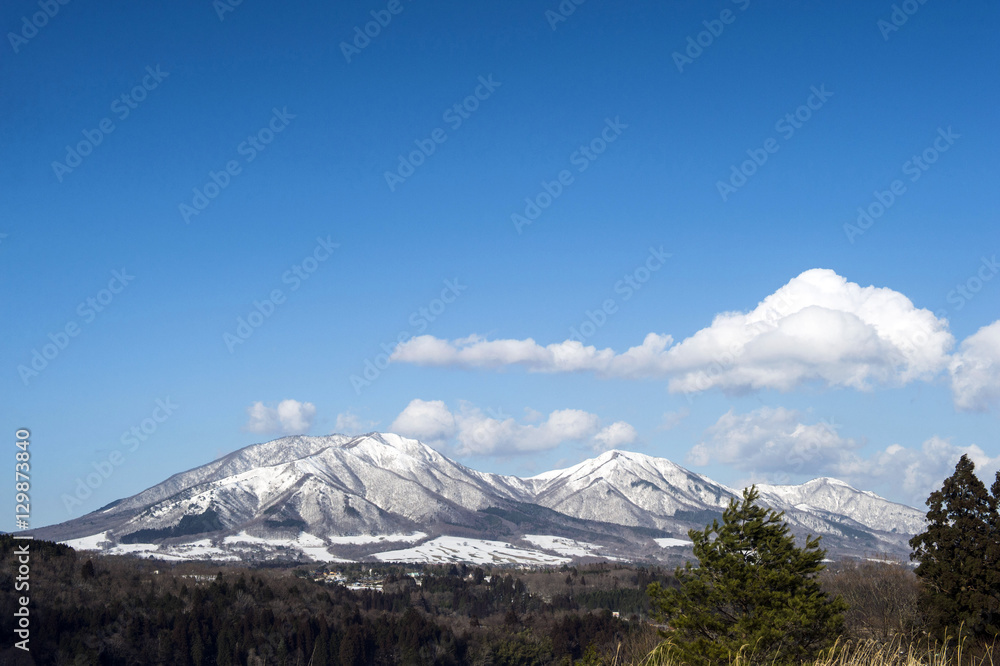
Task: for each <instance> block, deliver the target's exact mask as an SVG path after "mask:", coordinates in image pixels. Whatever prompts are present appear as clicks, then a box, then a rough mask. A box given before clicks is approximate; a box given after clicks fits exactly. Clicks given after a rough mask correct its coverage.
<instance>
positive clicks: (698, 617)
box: [649, 487, 847, 665]
mask: <svg viewBox="0 0 1000 666" xmlns="http://www.w3.org/2000/svg"><path fill="white" fill-rule="evenodd" d="M758 498H759V494H758V492H757V489H756V487H752V488H749V489H747V490H744V491H743V501H742V502H737V501H736V499H733V500H731V501H730V503H729V507H728V508H727V509H726V510H725V512H724V513H723V514H722V524H721V525H720V524H719V521H718V520H715V521H713V522H712V524H711V525H708V526H707V527H706V528H705V529H704V531H702V532H699V531H698V530H691V531H690V532H688V535H689V536H690V538H691V540H692V541H693V542H694V555H695V557H697V558H698V562H699V564H698V566H697V567H693V566H692V565H691V563H690V562H688V563H687V564H685V566H684V568H683V569H682V568H680V567H678V569H677V571H676V576H677V579H678V581H679V582H680V587H679V588H671V589H665V588H663V587H662V586H660V584H659V583H653V584H652V585H650V586H649V595H650V598H651V601H652V605H653V609H654V612H655V614H656V616H657V618H658V619H660V620H661V621H663V622H665V623H667V624H668V625H669V630H668V631H666V632H664V636H665V638H667V640H668V641H669V642H670V643H672V644H673V647H672V648H670V652H671V654H672V655H673V657H674V658H675V660H676V661H677V662H681V663H687V664H692V665H697V664H706V665H707V664H716V663H730V662H731V661H732V660H733V659H734V658H735V657H736V655H737V654H738V653H739V652H740V651H741V650H744V659H745V663H750V664H799V663H800V662H801V661H802V660H808V659H813V658H815V657H816V656H817V655H818V653H819V652H820V651H821V650H822V649H824V648H826V647H828V646H829V645H831V644H832V643H833V641H834V640H835V638H836V637H837V636H838V634H839V633H840V631H841V629H842V627H843V616H842V613H843V611H844V610H846V608H847V604H846V603H844V601H843V600H842V599H841V598H840V597H836V598H833V599H831V598H829V597H828V596H827V594H826V593H825V592H823V591H822V590H821V589H820V586H819V582H818V581H817V580H816V575H817V574H818V573H819V572H820V571H821V570H822V569H823V568H824V566H823V564H822V560H823V557H824V556H825V555H826V551H825V550H822V549H820V548H819V538H818V537H817V538H815V539H813V538H807V539H806V543H805V547H804V548H798V547H797V546H796V545H795V539H794V537H793V536H792V535H791V533H790V531H789V528H788V525H787V524H786V523H785V522H784V520H783V515H784V514H783V513H777V512H775V511H773V510H771V509H766V508H763V507H760V506H758V505H757V504H756V501H757V499H758Z"/></svg>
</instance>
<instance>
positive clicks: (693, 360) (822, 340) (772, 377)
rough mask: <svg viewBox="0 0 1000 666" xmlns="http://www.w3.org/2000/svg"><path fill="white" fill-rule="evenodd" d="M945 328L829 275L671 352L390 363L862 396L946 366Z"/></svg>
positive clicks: (801, 280) (569, 345) (505, 353)
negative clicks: (841, 390)
mask: <svg viewBox="0 0 1000 666" xmlns="http://www.w3.org/2000/svg"><path fill="white" fill-rule="evenodd" d="M953 344H954V338H953V337H952V335H951V333H950V332H949V331H948V326H947V321H946V320H944V319H938V318H937V317H935V316H934V314H933V313H931V312H930V311H929V310H925V309H917V308H916V307H915V306H914V305H913V303H912V302H911V301H910V300H909V299H908V298H907V297H906V296H904V295H903V294H901V293H899V292H897V291H893V290H892V289H888V288H884V287H881V288H879V287H873V286H869V287H861V286H860V285H858V284H855V283H853V282H848V281H847V280H846V279H844V278H843V277H841V276H839V275H837V274H836V273H835V272H833V271H831V270H827V269H812V270H808V271H805V272H804V273H802V274H801V275H799V276H797V277H795V278H793V279H792V280H791V281H789V282H788V284H786V285H785V286H783V287H781V288H780V289H778V290H777V291H776V292H775V293H773V294H771V295H770V296H768V297H767V298H765V299H764V300H763V301H761V302H760V303H759V304H758V305H757V307H756V308H754V309H753V310H750V311H749V312H745V313H743V312H724V313H721V314H719V315H717V316H716V317H715V319H714V320H713V321H712V324H711V325H710V326H708V327H706V328H703V329H701V330H700V331H698V332H696V333H695V334H694V335H692V336H691V337H689V338H687V339H685V340H683V341H681V342H679V343H677V344H674V340H673V338H672V337H671V336H669V335H665V334H660V333H649V334H648V335H647V336H646V338H645V339H644V340H643V342H642V344H641V345H639V346H636V347H632V348H630V349H628V350H627V351H625V352H622V353H620V354H619V353H615V351H614V350H612V349H600V350H599V349H597V348H596V347H593V346H584V345H583V344H582V343H580V342H578V341H575V340H566V341H564V342H560V343H554V344H550V345H547V346H544V347H543V346H541V345H539V344H538V343H536V342H535V341H534V340H533V339H531V338H528V339H525V340H485V339H483V338H481V337H479V336H476V335H472V336H469V337H467V338H461V339H457V340H451V341H448V340H441V339H438V338H435V337H433V336H428V335H424V336H419V337H416V338H413V339H411V340H409V341H408V342H406V343H404V344H401V345H399V346H398V347H397V348H396V350H395V352H394V353H393V355H392V360H393V361H394V362H401V363H414V364H418V365H437V366H440V365H454V366H460V367H466V368H501V367H505V366H510V365H519V366H522V367H525V368H526V369H528V370H529V371H532V372H578V371H589V372H594V373H596V374H598V375H599V376H602V377H619V378H627V379H638V378H643V377H664V378H668V379H669V388H670V390H671V391H672V392H696V391H703V390H706V389H709V388H721V389H723V390H726V391H737V392H738V391H746V390H752V389H762V388H771V389H778V390H782V391H787V390H791V389H793V388H795V387H797V386H800V385H802V384H806V383H810V382H818V383H821V384H825V385H828V386H843V387H853V388H856V389H862V390H867V389H870V388H872V386H874V385H902V384H905V383H908V382H910V381H914V380H918V379H922V380H926V379H930V378H932V377H933V376H934V375H936V374H937V373H939V372H941V371H942V370H943V369H944V368H945V367H947V365H948V352H949V351H950V349H951V347H952V346H953Z"/></svg>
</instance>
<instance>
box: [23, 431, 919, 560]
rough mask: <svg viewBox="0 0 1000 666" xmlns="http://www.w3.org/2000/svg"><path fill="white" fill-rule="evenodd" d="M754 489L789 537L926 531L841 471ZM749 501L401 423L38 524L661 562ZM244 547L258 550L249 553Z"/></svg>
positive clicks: (672, 469)
mask: <svg viewBox="0 0 1000 666" xmlns="http://www.w3.org/2000/svg"><path fill="white" fill-rule="evenodd" d="M758 489H759V490H760V493H761V499H762V501H763V502H765V503H767V504H768V505H770V506H773V507H774V508H775V509H778V510H783V511H785V514H786V520H787V522H788V523H789V525H790V526H791V528H792V530H793V532H795V533H796V534H806V533H811V534H819V535H821V536H823V537H824V546H825V547H827V548H828V549H829V550H831V551H833V552H838V553H854V554H860V553H863V552H868V553H876V552H892V553H896V554H902V553H903V552H904V551H906V549H907V544H906V541H907V539H908V538H909V536H910V535H911V534H913V533H915V532H916V531H919V530H920V529H922V524H923V515H922V513H921V512H919V511H918V510H917V509H914V508H912V507H906V506H905V505H901V504H896V503H894V502H890V501H889V500H885V499H883V498H881V497H878V496H877V495H875V494H874V493H871V492H869V491H863V490H858V489H855V488H853V487H851V486H850V485H848V484H846V483H844V482H843V481H840V480H837V479H829V478H820V479H814V480H812V481H809V482H807V483H804V484H801V485H798V486H773V485H766V484H763V485H759V486H758ZM739 495H740V492H739V491H737V490H736V489H733V488H730V487H728V486H725V485H723V484H719V483H717V482H715V481H713V480H711V479H709V478H708V477H706V476H704V475H701V474H698V473H695V472H692V471H690V470H687V469H685V468H683V467H681V466H680V465H678V464H676V463H674V462H672V461H670V460H667V459H665V458H657V457H654V456H650V455H648V454H644V453H638V452H632V451H622V450H611V451H606V452H604V453H601V454H600V455H598V456H596V457H595V458H591V459H588V460H585V461H582V462H580V463H578V464H576V465H572V466H570V467H567V468H565V469H559V470H551V471H548V472H543V473H540V474H536V475H534V476H531V477H526V478H521V477H516V476H505V475H500V474H492V473H489V472H481V471H477V470H474V469H471V468H469V467H466V466H465V465H463V464H461V463H459V462H456V461H454V460H451V459H449V458H448V457H446V456H444V455H442V454H441V453H440V452H438V451H436V450H434V449H433V448H431V447H429V446H427V445H426V444H424V443H422V442H420V441H418V440H415V439H409V438H406V437H402V436H400V435H396V434H393V433H379V432H371V433H366V434H364V435H357V436H348V435H327V436H319V437H310V436H302V435H295V436H289V437H282V438H279V439H275V440H271V441H268V442H261V443H257V444H251V445H249V446H247V447H244V448H242V449H239V450H238V451H234V452H232V453H230V454H227V455H226V456H224V457H222V458H220V459H219V460H216V461H212V462H210V463H208V464H205V465H201V466H199V467H196V468H194V469H191V470H187V471H185V472H180V473H177V474H174V475H172V476H170V477H168V478H167V479H166V480H164V481H163V482H161V483H159V484H156V485H155V486H152V487H150V488H148V489H146V490H144V491H142V492H140V493H137V494H136V495H133V496H131V497H127V498H123V499H121V500H118V501H116V502H112V503H111V504H109V505H106V506H105V507H102V508H101V509H98V510H97V511H94V512H91V513H89V514H87V515H85V516H81V517H80V518H77V519H74V520H70V521H67V522H65V523H61V524H59V525H53V526H49V527H46V528H42V529H40V530H38V531H37V532H36V533H37V534H38V535H39V537H41V538H52V539H53V540H59V541H63V542H67V543H71V545H72V544H73V543H77V544H78V545H80V544H91V543H92V542H94V540H95V539H97V540H98V541H96V542H94V543H100V544H103V545H102V548H101V549H103V550H106V551H109V552H134V553H138V552H144V553H146V554H150V555H154V556H168V555H170V554H171V553H173V554H174V555H177V553H180V552H182V551H184V549H185V548H188V549H189V550H190V549H192V548H193V549H194V550H193V551H192V552H195V553H196V554H199V553H200V554H206V555H208V556H212V557H218V558H221V559H233V558H235V559H259V558H261V557H263V558H265V559H266V558H267V557H271V556H278V555H281V554H282V552H283V551H286V550H288V548H285V547H284V546H283V544H286V543H294V544H299V545H298V546H296V547H295V548H297V549H298V550H295V548H292V551H294V552H292V551H289V552H287V553H284V554H286V555H289V557H290V558H291V559H295V558H296V557H300V556H308V557H310V558H312V559H322V558H323V557H327V558H328V559H336V558H341V557H347V558H353V559H358V558H362V559H363V558H369V557H374V556H375V555H377V554H378V553H379V552H381V551H379V548H380V547H381V546H379V545H378V544H377V543H376V544H375V545H371V543H369V545H368V546H366V547H361V544H359V543H354V542H352V541H351V537H352V536H366V537H368V536H379V537H389V536H392V537H393V538H396V541H385V539H382V541H385V543H384V544H382V545H389V544H395V545H398V544H399V543H401V542H402V543H407V539H410V540H411V541H412V539H411V536H412V535H415V534H420V535H423V536H422V537H419V538H417V539H416V541H415V543H416V542H421V543H418V545H417V546H415V547H414V549H412V550H414V552H417V551H419V554H415V555H413V556H414V557H418V556H419V557H436V556H438V555H441V553H452V552H453V551H454V548H453V547H452V546H448V547H445V546H442V549H443V550H440V551H438V550H434V549H429V548H425V547H424V546H423V545H422V542H428V540H429V542H430V543H433V542H434V540H435V539H437V538H444V537H448V538H453V537H462V538H467V539H471V540H476V539H504V540H506V542H519V543H521V544H526V543H531V544H538V543H542V544H547V545H549V546H552V545H553V544H557V543H562V542H561V541H557V540H558V539H574V540H581V539H582V540H584V541H580V542H579V543H585V544H587V547H589V548H590V550H589V551H587V552H590V553H591V554H592V555H593V556H594V557H607V558H621V559H634V560H643V561H645V560H652V561H662V560H663V559H664V558H666V559H670V558H671V557H674V556H675V555H676V552H675V551H674V550H671V548H669V547H664V545H663V544H667V543H669V544H676V543H678V542H684V541H685V540H684V539H679V538H678V537H680V536H683V535H686V534H687V531H688V530H689V529H699V530H700V529H702V528H703V527H704V524H705V523H706V522H710V521H711V518H713V517H718V515H719V514H721V513H722V511H723V510H724V509H725V507H726V506H727V505H728V503H729V501H730V500H731V499H733V498H734V497H738V496H739ZM408 535H410V536H408ZM526 536H530V537H531V539H527V540H525V539H524V537H526ZM398 537H406V538H404V539H402V541H400V539H399V538H398ZM239 539H243V541H239ZM234 540H235V541H234ZM303 540H304V541H303ZM195 543H197V544H201V546H199V547H198V548H195V547H194V546H192V544H195ZM243 543H246V544H256V546H255V547H257V550H256V551H254V550H252V549H250V550H248V549H244V548H242V546H240V547H237V545H238V544H243ZM265 543H266V544H270V546H267V547H265V545H262V544H265ZM372 543H375V542H372ZM441 543H445V542H441ZM447 543H448V544H451V543H452V542H451V541H448V542H447ZM136 544H138V545H136ZM233 544H237V545H233ZM139 545H143V546H145V549H144V550H143V548H140V547H139ZM508 545H510V543H508ZM511 547H512V548H515V549H516V548H518V547H522V546H511ZM523 547H524V548H525V550H526V552H528V551H529V550H530V551H531V552H537V553H541V555H544V556H552V553H553V552H555V551H552V549H551V548H548V549H546V548H540V547H537V546H532V548H533V549H532V548H527V546H523ZM580 548H583V547H582V546H580V547H579V548H578V547H574V550H573V552H579V551H580ZM206 549H207V550H206ZM324 549H325V553H326V555H325V556H324V555H323V551H324ZM421 549H423V550H421ZM382 550H383V551H384V550H385V548H382ZM473 550H475V549H473ZM584 550H586V548H584ZM431 551H433V553H436V554H430V555H429V554H428V553H429V552H431ZM184 552H186V551H184ZM392 552H393V553H396V552H401V553H407V552H409V551H406V550H405V549H404V550H403V551H392ZM567 552H569V551H567ZM541 555H540V556H539V557H541ZM452 556H453V555H452V554H449V555H447V557H452ZM532 557H534V556H532ZM527 559H529V560H530V559H532V558H531V557H528V558H527ZM536 559H537V558H536ZM542 559H545V558H544V557H542Z"/></svg>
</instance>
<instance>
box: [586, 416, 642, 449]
mask: <svg viewBox="0 0 1000 666" xmlns="http://www.w3.org/2000/svg"><path fill="white" fill-rule="evenodd" d="M638 438H639V433H638V432H636V429H635V428H633V427H632V426H631V425H630V424H628V423H626V422H625V421H615V422H614V423H612V424H611V425H609V426H608V427H606V428H602V429H601V431H600V432H599V433H597V434H596V435H594V450H595V451H610V450H611V449H617V448H618V447H620V446H625V445H626V444H631V443H632V442H634V441H635V440H636V439H638Z"/></svg>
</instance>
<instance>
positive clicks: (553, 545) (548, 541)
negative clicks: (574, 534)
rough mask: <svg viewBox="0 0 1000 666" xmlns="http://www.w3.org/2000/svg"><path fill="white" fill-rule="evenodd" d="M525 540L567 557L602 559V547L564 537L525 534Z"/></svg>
mask: <svg viewBox="0 0 1000 666" xmlns="http://www.w3.org/2000/svg"><path fill="white" fill-rule="evenodd" d="M523 539H524V540H525V541H527V542H528V543H530V544H532V545H535V546H538V547H539V548H544V549H545V550H551V551H554V552H556V553H559V554H560V555H566V556H567V557H587V556H588V555H590V556H594V557H601V555H598V553H597V551H598V550H599V549H600V546H598V545H597V544H593V543H587V542H586V541H574V540H573V539H566V538H563V537H557V536H549V535H547V534H525V535H524V537H523Z"/></svg>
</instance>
